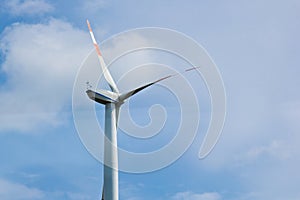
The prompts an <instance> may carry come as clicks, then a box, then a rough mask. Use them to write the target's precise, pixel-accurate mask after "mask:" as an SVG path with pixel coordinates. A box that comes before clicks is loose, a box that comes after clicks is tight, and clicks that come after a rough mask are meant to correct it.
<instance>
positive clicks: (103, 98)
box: [86, 20, 197, 200]
mask: <svg viewBox="0 0 300 200" xmlns="http://www.w3.org/2000/svg"><path fill="white" fill-rule="evenodd" d="M87 25H88V28H89V31H90V35H91V38H92V40H93V43H94V46H95V49H96V52H97V55H98V59H99V62H100V66H101V69H102V72H103V75H104V78H105V80H106V81H107V83H108V85H109V87H110V89H111V91H108V90H97V91H93V90H91V89H88V90H87V91H86V93H87V95H88V97H89V98H90V99H92V100H94V101H96V102H97V103H100V104H104V105H105V131H104V132H105V136H106V138H107V139H108V140H106V139H105V140H104V164H105V165H104V171H103V174H104V182H103V192H102V200H118V199H119V189H118V182H119V180H118V148H117V124H118V116H119V109H120V106H121V105H122V104H123V103H124V101H125V100H126V99H128V98H129V97H131V96H133V95H134V94H136V93H138V92H140V91H141V90H143V89H145V88H147V87H149V86H151V85H153V84H155V83H157V82H160V81H162V80H164V79H167V78H170V77H172V76H176V75H177V74H173V75H169V76H165V77H163V78H160V79H158V80H156V81H153V82H150V83H148V84H145V85H143V86H141V87H138V88H136V89H134V90H131V91H129V92H126V93H120V92H119V90H118V88H117V85H116V83H115V81H114V80H113V78H112V76H111V74H110V72H109V70H108V69H107V67H106V64H105V62H104V59H103V57H102V54H101V51H100V48H99V46H98V44H97V42H96V39H95V37H94V34H93V31H92V28H91V26H90V23H89V21H88V20H87ZM196 68H197V67H193V68H191V69H187V70H185V71H186V72H187V71H190V70H193V69H196Z"/></svg>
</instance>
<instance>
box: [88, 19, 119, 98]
mask: <svg viewBox="0 0 300 200" xmlns="http://www.w3.org/2000/svg"><path fill="white" fill-rule="evenodd" d="M86 23H87V25H88V28H89V31H90V35H91V38H92V41H93V44H94V47H95V49H96V51H97V55H98V59H99V62H100V65H101V69H102V72H103V75H104V78H105V80H106V81H107V83H108V85H109V87H110V89H111V90H112V91H113V92H116V93H119V90H118V88H117V85H116V83H115V81H114V79H113V78H112V76H111V74H110V73H109V70H108V69H107V67H106V64H105V62H104V59H103V56H102V53H101V51H100V48H99V46H98V43H97V41H96V39H95V36H94V33H93V30H92V28H91V25H90V22H89V20H86Z"/></svg>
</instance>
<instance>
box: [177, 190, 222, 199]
mask: <svg viewBox="0 0 300 200" xmlns="http://www.w3.org/2000/svg"><path fill="white" fill-rule="evenodd" d="M172 199H173V200H221V199H222V197H221V195H220V194H218V193H216V192H208V193H202V194H197V193H193V192H190V191H187V192H178V193H176V194H175V195H174V196H173V197H172Z"/></svg>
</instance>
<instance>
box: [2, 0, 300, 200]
mask: <svg viewBox="0 0 300 200" xmlns="http://www.w3.org/2000/svg"><path fill="white" fill-rule="evenodd" d="M0 5H1V7H0V18H1V20H0V29H1V35H0V47H1V54H0V61H1V67H0V84H1V85H0V158H1V164H0V198H1V199H9V200H15V199H96V198H98V197H99V195H100V193H101V187H102V165H101V164H100V163H99V162H97V161H96V160H95V159H94V158H93V157H92V156H91V155H90V154H89V153H88V152H87V151H86V149H85V148H84V146H83V145H82V144H81V142H80V139H79V137H78V135H77V132H76V129H75V127H74V123H73V119H72V112H71V106H72V99H71V97H72V87H73V82H74V80H75V77H76V73H77V70H78V68H79V67H80V64H81V63H82V61H83V60H84V58H85V57H86V56H87V55H88V53H89V52H90V51H91V50H92V49H93V46H92V45H91V40H90V38H89V35H88V31H87V27H86V22H85V20H86V19H87V18H88V19H90V21H91V22H92V24H93V28H94V32H95V34H96V36H97V38H98V41H103V40H105V39H107V38H109V37H110V36H112V35H114V34H117V33H119V32H121V31H125V30H128V29H132V28H138V27H145V26H155V27H165V28H171V29H174V30H177V31H180V32H183V33H185V34H187V35H188V36H190V37H192V38H193V39H195V40H196V41H197V42H198V43H200V44H202V45H203V46H204V48H205V49H206V50H207V51H208V52H209V54H210V55H211V57H212V58H213V59H214V61H215V62H216V64H217V65H218V67H219V69H220V72H221V74H222V77H223V80H224V84H225V87H226V92H227V120H226V123H225V126H224V131H223V134H222V136H221V138H220V141H219V143H218V144H217V146H216V148H215V149H214V151H213V152H212V153H211V154H210V155H209V157H207V158H206V159H204V160H198V157H197V156H198V150H199V146H200V144H201V141H202V139H203V135H201V133H204V132H205V131H204V129H205V128H206V127H205V126H207V121H208V119H205V117H207V118H209V115H207V114H205V113H204V114H203V115H202V118H204V119H203V121H204V122H206V125H204V127H200V129H199V137H197V138H196V140H195V141H194V143H193V144H192V146H191V148H190V149H189V150H188V151H187V152H186V153H185V154H184V155H183V157H182V158H180V159H179V160H178V161H177V162H175V163H174V164H172V165H171V166H169V167H167V168H165V169H162V170H160V171H156V172H152V173H147V174H126V173H121V174H120V196H121V199H131V200H139V199H146V200H147V199H171V200H237V199H239V200H250V199H251V200H253V199H255V200H265V199H274V200H281V199H285V200H297V199H299V198H300V192H299V190H298V185H299V180H300V175H299V173H298V169H299V166H300V159H299V158H300V157H299V156H300V155H299V154H300V153H299V145H300V136H299V130H300V125H299V122H298V121H299V119H300V94H299V89H298V85H300V79H299V78H298V75H299V73H300V69H299V64H300V60H299V59H300V57H299V56H298V55H299V53H300V44H299V43H300V40H299V39H298V37H299V35H300V24H299V23H300V22H299V17H300V14H299V9H300V3H299V2H298V1H296V0H287V1H275V2H274V1H270V0H266V1H258V0H255V1H244V0H243V1H233V0H229V1H222V2H217V1H172V2H171V1H163V2H161V1H123V2H118V1H102V0H89V1H79V0H75V1H63V2H62V1H50V0H49V1H45V0H23V1H21V0H10V1H5V0H1V2H0ZM191 78H192V77H191ZM201 84H203V83H201ZM152 92H153V93H152V94H158V95H159V92H161V88H159V87H157V88H156V90H155V88H154V89H153V90H152ZM149 93H150V94H151V90H149ZM143 95H145V96H144V97H143ZM148 95H149V94H148ZM147 97H149V96H147V94H146V93H141V94H140V95H139V96H137V97H136V102H142V100H143V99H146V98H147ZM203 98H204V99H203V102H204V104H202V108H203V110H204V111H205V107H206V106H207V104H208V103H207V102H208V100H207V99H205V97H203ZM150 103H151V102H148V103H146V104H139V105H138V108H139V109H136V110H133V115H135V116H133V118H135V119H144V118H145V119H147V118H146V117H145V112H147V110H148V108H149V105H148V104H150ZM156 103H158V102H157V101H156ZM143 106H145V108H144V107H143ZM200 106H201V105H200ZM208 106H209V105H208ZM97 108H98V109H99V112H101V111H102V110H101V109H102V108H101V107H100V106H99V107H97ZM140 116H141V117H140ZM99 118H100V119H101V115H100V117H99ZM140 123H142V124H145V123H147V121H146V122H143V121H140ZM204 124H205V123H204ZM167 125H168V124H167ZM172 128H173V129H175V128H176V126H172V125H171V126H169V127H167V129H166V130H170V131H172ZM122 139H123V140H124V141H127V139H126V138H124V137H123V138H122V136H121V141H119V142H120V143H122ZM123 144H124V143H123ZM125 146H126V145H125Z"/></svg>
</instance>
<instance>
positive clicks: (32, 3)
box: [4, 0, 54, 16]
mask: <svg viewBox="0 0 300 200" xmlns="http://www.w3.org/2000/svg"><path fill="white" fill-rule="evenodd" d="M4 8H5V10H6V11H7V12H9V13H10V14H12V15H15V16H21V15H37V14H44V13H48V12H51V11H53V10H54V7H53V6H52V5H51V4H49V3H47V2H46V1H44V0H25V1H21V0H7V1H5V3H4Z"/></svg>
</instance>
